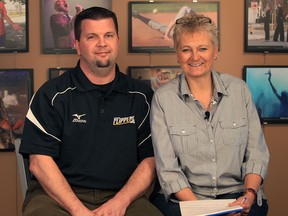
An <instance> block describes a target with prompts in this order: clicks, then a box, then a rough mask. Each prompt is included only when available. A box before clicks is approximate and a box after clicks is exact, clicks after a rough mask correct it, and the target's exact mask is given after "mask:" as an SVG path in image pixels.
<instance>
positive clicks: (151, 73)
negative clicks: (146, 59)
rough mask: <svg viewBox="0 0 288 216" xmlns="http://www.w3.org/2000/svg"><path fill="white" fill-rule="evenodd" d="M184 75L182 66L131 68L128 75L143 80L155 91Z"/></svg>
mask: <svg viewBox="0 0 288 216" xmlns="http://www.w3.org/2000/svg"><path fill="white" fill-rule="evenodd" d="M181 73H182V69H181V68H180V66H129V67H128V68H127V75H128V76H131V77H132V78H134V79H137V80H141V81H143V82H144V83H146V84H147V85H148V86H150V87H151V88H152V89H153V91H155V90H156V89H157V88H159V87H160V86H161V85H163V84H165V83H167V82H168V81H170V80H171V79H173V78H175V77H176V76H177V75H178V74H181Z"/></svg>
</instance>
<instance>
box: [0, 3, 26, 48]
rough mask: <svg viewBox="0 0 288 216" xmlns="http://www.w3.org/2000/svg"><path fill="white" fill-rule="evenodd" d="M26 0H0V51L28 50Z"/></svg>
mask: <svg viewBox="0 0 288 216" xmlns="http://www.w3.org/2000/svg"><path fill="white" fill-rule="evenodd" d="M28 43H29V37H28V0H21V1H11V0H10V1H7V0H6V1H3V0H2V1H0V53H12V52H14V53H17V52H28V51H29V44H28Z"/></svg>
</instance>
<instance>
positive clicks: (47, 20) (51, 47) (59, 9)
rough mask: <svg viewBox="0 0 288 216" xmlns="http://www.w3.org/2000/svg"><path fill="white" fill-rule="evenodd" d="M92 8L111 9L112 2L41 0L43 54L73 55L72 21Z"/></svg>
mask: <svg viewBox="0 0 288 216" xmlns="http://www.w3.org/2000/svg"><path fill="white" fill-rule="evenodd" d="M92 6H100V7H104V8H107V9H112V0H92V1H91V0H81V1H79V0H53V1H51V0H41V13H40V15H41V39H42V40H41V43H42V44H41V47H42V53H44V54H74V53H76V50H75V48H74V40H75V37H74V20H75V17H76V15H77V13H79V12H80V11H82V10H83V9H85V8H89V7H92Z"/></svg>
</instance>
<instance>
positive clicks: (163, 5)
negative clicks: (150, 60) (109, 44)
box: [128, 1, 220, 53]
mask: <svg viewBox="0 0 288 216" xmlns="http://www.w3.org/2000/svg"><path fill="white" fill-rule="evenodd" d="M188 13H191V14H193V13H197V14H198V13H199V14H203V15H205V16H208V17H210V18H211V19H212V21H213V22H215V24H216V25H217V26H218V27H219V26H220V24H219V21H220V19H219V17H220V16H219V2H198V3H193V2H192V1H190V2H187V1H186V2H181V1H170V2H158V1H157V2H148V1H145V2H144V1H137V2H136V1H132V2H129V5H128V46H129V47H128V48H129V52H130V53H134V52H135V53H161V52H174V46H173V40H172V35H173V28H174V25H173V24H174V23H175V21H176V20H177V19H178V18H181V17H183V16H185V15H186V14H188ZM219 38H220V37H219Z"/></svg>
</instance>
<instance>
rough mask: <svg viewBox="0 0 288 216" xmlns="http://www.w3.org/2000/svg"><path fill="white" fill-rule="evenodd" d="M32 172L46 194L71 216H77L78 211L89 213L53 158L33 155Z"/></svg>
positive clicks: (31, 161)
mask: <svg viewBox="0 0 288 216" xmlns="http://www.w3.org/2000/svg"><path fill="white" fill-rule="evenodd" d="M30 171H31V173H32V174H33V175H34V176H35V177H36V179H37V180H38V181H39V183H40V184H41V186H42V187H43V189H44V190H45V191H46V193H47V194H48V195H49V196H50V197H51V198H53V199H54V200H55V201H56V202H57V203H59V205H61V206H62V207H63V208H64V209H66V210H67V211H68V212H69V213H70V214H71V215H77V214H76V212H78V211H81V212H83V211H84V212H85V211H88V209H86V207H85V206H84V205H83V204H82V203H81V201H80V200H79V199H78V198H77V196H76V195H75V193H74V192H73V191H72V189H71V187H70V185H69V184H68V182H67V181H66V179H65V177H64V176H63V175H62V173H61V172H60V170H59V168H58V166H57V165H56V163H55V162H54V160H53V159H52V158H51V157H49V156H44V155H31V156H30ZM79 215H81V214H79Z"/></svg>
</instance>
